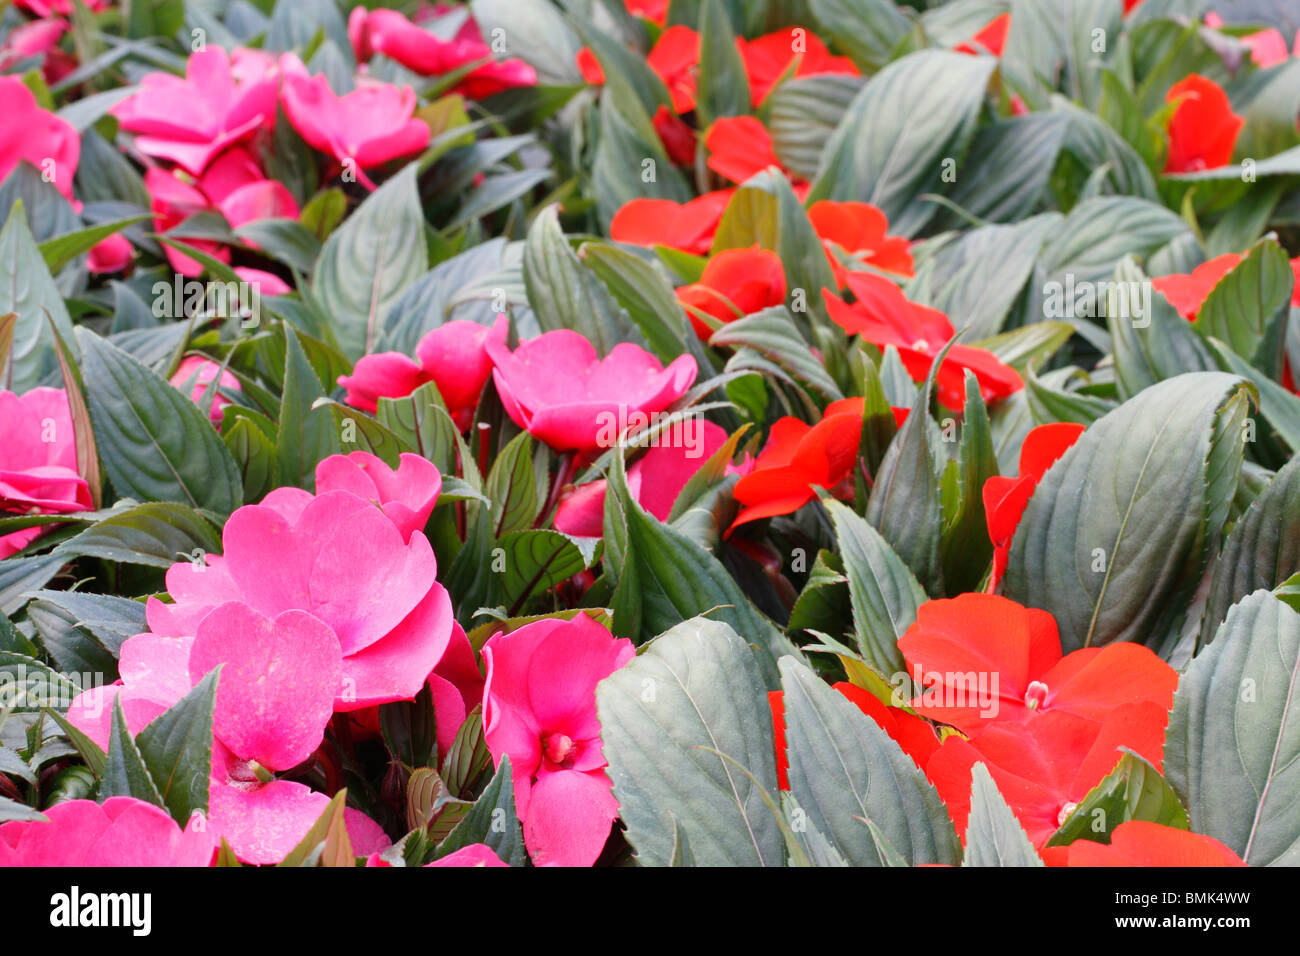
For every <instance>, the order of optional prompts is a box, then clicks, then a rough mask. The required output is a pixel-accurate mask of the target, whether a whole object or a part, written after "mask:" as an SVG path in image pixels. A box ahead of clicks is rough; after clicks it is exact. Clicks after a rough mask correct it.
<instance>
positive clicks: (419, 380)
mask: <svg viewBox="0 0 1300 956" xmlns="http://www.w3.org/2000/svg"><path fill="white" fill-rule="evenodd" d="M358 9H360V8H359V7H358ZM489 339H490V340H492V341H494V342H499V343H501V344H504V343H505V340H506V324H505V322H504V321H502V320H498V321H497V323H496V325H494V326H493V327H492V328H488V327H487V326H484V325H479V324H478V323H477V322H470V321H467V320H465V319H456V320H454V321H451V322H446V323H443V324H442V325H440V326H438V328H436V329H434V330H433V331H432V332H429V333H428V334H427V335H425V336H424V338H422V339H420V342H419V344H418V345H416V347H415V360H412V359H410V358H408V357H407V356H405V355H403V354H401V353H400V352H376V353H375V354H373V355H363V356H362V357H361V358H360V359H358V360H357V364H356V367H355V368H354V369H353V370H352V374H351V375H340V376H339V384H340V385H342V386H343V387H344V388H346V389H347V390H348V393H347V397H346V399H345V400H346V401H347V403H348V404H349V405H351V406H353V407H354V408H359V409H361V410H362V411H363V412H371V413H372V414H373V413H374V411H375V410H376V408H378V401H379V399H380V398H402V397H403V396H406V395H410V394H411V393H412V392H413V391H415V390H416V389H417V388H419V387H420V386H421V385H424V384H425V383H427V382H433V383H434V384H435V385H437V386H438V394H439V395H441V396H442V400H443V402H445V403H446V405H447V410H448V411H449V412H451V416H452V418H453V419H455V421H456V424H457V425H458V426H460V429H461V431H464V430H465V429H467V428H469V426H470V419H471V418H472V417H473V415H474V409H475V408H476V407H477V405H478V400H479V396H480V395H482V394H483V386H484V385H486V384H487V380H488V377H489V376H490V375H491V374H492V359H491V358H490V357H489V355H488V352H487V343H488V340H489Z"/></svg>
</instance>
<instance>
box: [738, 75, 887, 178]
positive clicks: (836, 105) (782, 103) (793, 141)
mask: <svg viewBox="0 0 1300 956" xmlns="http://www.w3.org/2000/svg"><path fill="white" fill-rule="evenodd" d="M864 82H865V80H864V79H863V78H862V77H860V76H844V75H841V74H838V73H822V74H817V75H814V76H800V77H792V78H790V79H787V80H785V81H784V82H782V83H779V84H777V86H776V87H775V88H774V89H773V90H772V91H771V92H770V93H769V94H768V95H767V98H766V99H765V100H764V102H763V109H764V110H765V111H766V112H767V124H766V125H767V131H768V132H769V133H770V134H771V135H772V148H773V150H774V151H775V152H776V157H777V159H779V160H780V161H781V165H782V166H784V167H785V168H786V169H789V170H790V171H791V172H793V173H796V174H797V175H799V176H802V177H803V178H804V179H813V178H814V177H816V175H817V171H818V170H819V169H821V163H822V151H823V149H824V148H825V146H826V141H827V140H828V139H830V138H831V133H833V132H835V127H837V126H839V125H840V120H842V119H843V118H844V114H845V112H846V111H847V110H848V108H849V104H850V103H851V102H853V97H855V96H857V94H858V90H860V89H862V85H863V83H864Z"/></svg>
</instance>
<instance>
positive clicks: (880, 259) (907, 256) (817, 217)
mask: <svg viewBox="0 0 1300 956" xmlns="http://www.w3.org/2000/svg"><path fill="white" fill-rule="evenodd" d="M808 220H809V221H810V222H811V223H812V227H813V231H814V232H816V233H817V238H819V239H820V240H821V241H822V245H823V246H824V247H825V248H826V258H827V259H828V260H829V261H830V264H831V271H832V272H833V273H834V274H835V281H836V283H837V284H838V286H839V287H840V288H841V289H842V288H844V282H845V279H846V278H847V276H848V272H849V270H848V269H846V268H845V267H844V265H842V264H841V263H840V260H839V257H838V256H836V254H835V252H834V250H835V249H836V248H838V249H840V250H842V251H843V252H845V253H847V254H848V255H849V256H851V257H852V258H853V259H854V261H856V262H863V263H869V264H871V265H873V266H875V267H876V268H877V269H884V270H885V271H886V272H897V273H898V274H899V275H905V276H910V275H911V274H912V244H911V243H910V242H908V241H907V240H906V239H904V238H903V237H901V236H887V235H886V234H885V233H886V232H888V230H889V220H887V219H886V218H885V214H884V213H883V212H881V211H880V210H879V209H877V208H876V207H875V206H873V205H871V203H865V202H832V201H831V200H829V199H823V200H820V201H819V202H815V203H813V204H812V207H811V208H809V210H808Z"/></svg>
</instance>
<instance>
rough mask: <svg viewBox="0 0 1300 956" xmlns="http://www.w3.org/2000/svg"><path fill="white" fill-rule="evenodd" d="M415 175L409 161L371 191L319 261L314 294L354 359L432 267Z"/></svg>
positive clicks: (372, 343) (341, 344)
mask: <svg viewBox="0 0 1300 956" xmlns="http://www.w3.org/2000/svg"><path fill="white" fill-rule="evenodd" d="M415 175H416V164H414V163H410V164H408V165H407V166H405V167H404V168H403V169H402V171H401V172H400V173H398V174H397V175H395V176H393V177H392V178H391V179H389V180H388V181H387V182H385V183H384V184H383V185H382V186H380V187H379V188H378V189H377V190H375V192H373V193H371V194H370V196H368V197H367V198H366V200H365V201H364V202H363V203H362V204H361V205H360V206H358V207H357V209H356V211H355V212H353V213H352V215H350V216H349V217H348V218H347V220H346V221H344V223H343V225H341V226H340V227H339V228H338V229H336V230H334V232H332V233H331V234H330V237H329V238H328V239H326V240H325V245H324V247H323V248H322V249H321V252H320V257H319V258H318V259H317V260H316V268H315V270H314V276H313V280H312V293H313V296H314V297H315V298H316V300H317V301H319V302H320V304H321V306H322V307H323V308H324V309H325V311H326V313H327V314H328V315H329V316H330V317H331V319H332V326H331V328H332V331H333V333H334V337H335V340H336V341H337V342H338V344H339V347H340V348H341V349H342V351H343V352H344V354H346V355H347V356H348V357H349V358H351V359H353V360H354V361H355V360H356V359H358V358H360V357H361V356H362V355H364V354H365V353H367V352H369V351H371V350H372V349H373V348H374V346H375V343H376V342H377V341H378V340H379V332H380V329H381V324H380V323H381V321H382V320H383V317H384V313H385V312H386V311H387V310H388V307H389V306H391V305H392V304H393V303H394V302H395V301H396V300H397V298H398V296H400V295H401V294H402V292H403V291H404V290H405V289H406V287H407V286H409V285H411V284H412V283H413V282H415V280H416V279H418V278H420V276H422V275H423V274H424V272H425V270H426V269H427V268H428V256H427V253H426V252H425V245H424V214H423V213H422V212H421V209H420V197H419V194H418V193H417V190H416V183H415Z"/></svg>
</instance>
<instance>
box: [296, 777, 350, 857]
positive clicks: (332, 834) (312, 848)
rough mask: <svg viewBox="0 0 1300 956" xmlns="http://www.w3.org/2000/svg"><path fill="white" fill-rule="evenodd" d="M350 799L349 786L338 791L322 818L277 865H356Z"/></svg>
mask: <svg viewBox="0 0 1300 956" xmlns="http://www.w3.org/2000/svg"><path fill="white" fill-rule="evenodd" d="M347 802H348V792H347V791H346V790H340V791H339V792H338V793H336V794H334V797H333V799H331V800H330V802H329V805H328V806H327V807H326V808H325V809H324V811H323V812H322V813H321V815H320V818H319V819H317V821H316V822H315V823H313V824H312V826H311V829H310V830H308V831H307V834H306V835H305V836H304V837H303V838H302V839H301V840H299V841H298V845H297V846H295V847H294V848H293V849H292V850H290V851H289V853H288V855H286V856H285V858H284V859H283V860H281V861H280V862H279V863H277V864H276V866H294V867H301V866H356V863H357V860H356V856H355V855H354V854H353V852H352V840H351V838H350V837H349V836H348V828H347V818H346V810H347Z"/></svg>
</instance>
